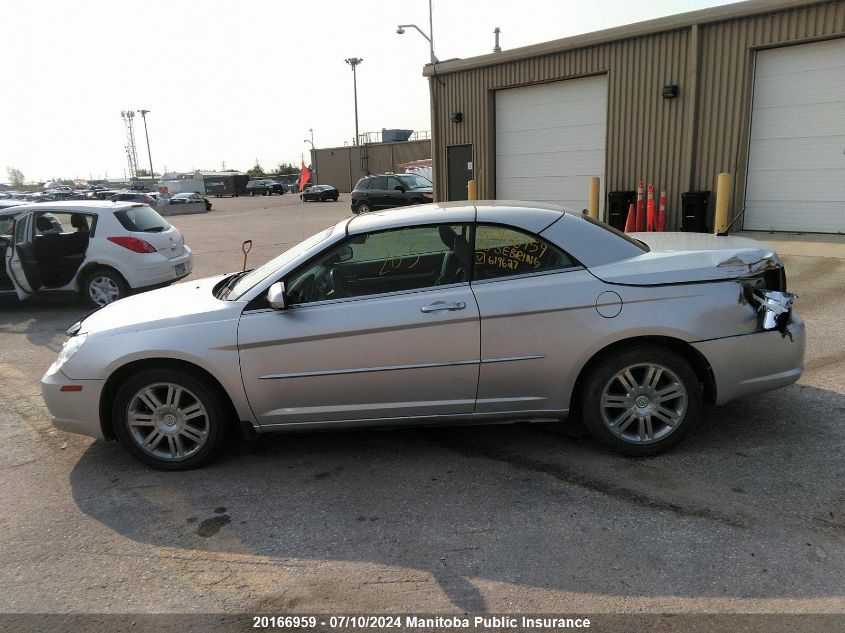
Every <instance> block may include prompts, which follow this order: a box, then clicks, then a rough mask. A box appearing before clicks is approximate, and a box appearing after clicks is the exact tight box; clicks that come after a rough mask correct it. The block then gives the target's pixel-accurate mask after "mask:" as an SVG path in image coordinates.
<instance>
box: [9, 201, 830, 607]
mask: <svg viewBox="0 0 845 633" xmlns="http://www.w3.org/2000/svg"><path fill="white" fill-rule="evenodd" d="M212 202H213V203H214V209H213V211H212V212H211V213H209V214H205V215H193V216H183V217H180V216H174V217H170V218H168V219H169V221H171V222H172V223H173V224H175V225H176V226H177V227H179V228H180V229H181V230H182V231H183V233H184V234H185V237H186V240H187V242H188V244H189V245H190V246H191V247H192V248H193V249H194V254H195V268H194V273H193V274H192V276H191V277H189V278H188V280H187V281H191V280H193V279H196V278H199V277H202V276H208V275H213V274H218V273H222V272H227V271H231V270H237V269H240V267H241V266H242V264H243V261H242V260H243V255H242V253H241V242H242V241H243V240H246V239H252V240H253V243H254V246H253V249H252V251H251V252H250V254H249V265H250V266H254V265H258V264H260V263H263V262H264V261H266V260H267V259H269V258H270V257H272V256H273V255H275V254H277V253H279V252H281V251H282V250H284V249H285V248H286V247H287V246H289V245H292V244H293V243H296V242H298V241H300V240H301V239H302V238H304V237H307V236H308V235H311V234H312V233H314V232H316V231H317V230H319V229H321V228H323V227H325V226H327V225H330V224H332V223H334V222H335V221H337V220H338V219H340V218H342V217H344V216H346V215H348V213H349V207H348V204H349V202H348V194H344V195H343V196H342V197H341V201H340V202H338V203H308V204H302V203H300V202H299V201H298V200H296V199H295V197H294V196H283V197H278V196H274V197H260V198H238V199H212ZM757 237H761V238H763V239H765V238H766V237H768V236H766V235H762V236H757ZM831 239H832V240H833V241H834V242H835V240H837V239H838V238H831ZM840 247H841V243H839V242H836V243H835V246H834V247H833V248H826V247H825V243H824V242H822V243H821V246H819V245H818V244H815V245H814V246H813V247H812V248H807V249H801V248H793V249H790V248H785V249H784V250H785V251H786V252H787V253H790V252H791V253H793V254H786V255H785V256H784V260H785V262H786V266H787V275H788V280H789V286H790V290H794V291H797V292H799V293H800V295H801V298H800V300H799V301H798V303H797V308H798V310H799V311H800V312H801V313H802V315H803V317H804V319H805V321H806V323H807V330H808V350H807V352H808V358H807V371H806V373H805V375H804V377H803V378H802V379H801V380H800V382H799V383H798V384H796V385H793V386H791V387H789V388H786V389H783V390H780V391H776V392H772V393H768V394H763V395H760V396H754V397H749V398H744V399H741V400H738V401H736V402H733V403H731V404H728V405H727V406H723V407H719V408H716V409H713V410H710V411H709V412H708V413H707V415H706V416H705V418H706V423H704V424H702V426H701V427H700V428H699V429H697V430H696V432H694V433H693V434H692V435H691V436H689V437H688V438H687V439H686V440H685V441H684V442H683V443H682V444H681V445H679V446H677V447H676V448H675V449H673V450H672V451H671V452H670V453H668V454H665V455H662V456H659V457H655V458H649V459H631V458H624V457H620V456H618V455H616V454H613V453H610V452H609V451H607V450H605V449H604V448H602V447H601V446H599V445H598V444H597V443H596V442H594V441H593V440H592V439H591V438H589V437H584V436H583V435H582V434H579V433H573V432H570V433H562V432H560V430H559V429H557V428H555V427H550V426H547V425H528V424H520V425H508V426H488V427H464V428H438V429H411V428H409V429H400V430H383V431H375V430H367V431H348V432H322V433H316V432H314V433H300V434H289V435H276V436H270V437H265V438H261V439H259V440H258V441H254V442H245V441H239V442H238V443H237V444H236V445H235V446H233V447H232V449H231V450H230V451H229V452H228V453H227V454H226V455H225V456H224V458H223V459H221V460H219V461H217V462H216V463H214V464H212V465H210V466H209V467H206V468H204V469H201V470H196V471H191V472H185V473H163V472H157V471H153V470H150V469H147V468H145V467H144V466H142V465H141V464H139V463H137V462H136V461H134V460H133V459H132V458H131V457H129V456H128V455H127V454H126V453H125V452H124V451H122V450H121V449H120V447H119V446H118V445H117V444H116V443H113V442H111V443H106V442H95V441H93V440H91V439H88V438H83V437H80V436H73V435H69V434H65V433H61V432H58V431H56V430H55V429H53V427H52V426H51V425H50V421H49V416H48V413H47V410H46V409H45V407H44V404H43V402H42V400H41V397H40V390H39V378H40V376H41V374H42V373H43V372H44V370H45V369H46V368H47V367H48V366H49V365H50V363H51V362H52V361H53V360H54V358H55V356H56V354H57V352H58V350H59V348H60V346H61V344H62V342H63V340H64V334H63V332H64V330H65V329H66V328H67V327H68V326H69V325H71V324H72V323H73V322H74V321H75V320H76V319H77V318H78V317H79V316H80V315H81V314H83V313H85V312H86V311H87V310H88V308H87V306H86V305H85V303H84V302H83V301H82V300H80V299H79V298H76V297H72V296H71V297H68V296H47V295H44V296H41V297H37V298H34V299H32V300H30V301H27V302H24V303H19V302H17V301H16V300H12V299H9V298H0V381H1V382H0V384H2V389H0V507H2V508H3V511H2V512H0V533H2V534H3V538H2V539H0V612H26V613H43V612H61V613H85V612H97V613H125V612H133V613H175V612H178V613H184V612H188V613H207V612H231V613H238V612H275V613H284V612H357V613H369V612H381V613H388V612H394V613H396V612H426V613H463V612H534V613H537V612H559V613H576V614H577V613H611V612H617V613H618V612H624V613H666V612H674V613H761V614H762V613H843V612H845V599H843V594H845V584H843V569H845V451H843V448H845V337H843V336H842V319H843V314H845V299H843V297H845V258H843V257H842V255H841V254H840V253H841V248H840ZM837 249H838V250H837ZM738 360H740V359H738ZM839 621H840V622H841V620H839Z"/></svg>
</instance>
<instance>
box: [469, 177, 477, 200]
mask: <svg viewBox="0 0 845 633" xmlns="http://www.w3.org/2000/svg"><path fill="white" fill-rule="evenodd" d="M467 200H478V181H477V180H470V181H469V182H468V183H467Z"/></svg>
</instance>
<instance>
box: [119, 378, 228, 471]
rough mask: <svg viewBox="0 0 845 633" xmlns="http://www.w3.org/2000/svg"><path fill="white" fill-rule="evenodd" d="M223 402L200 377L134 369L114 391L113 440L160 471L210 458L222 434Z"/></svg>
mask: <svg viewBox="0 0 845 633" xmlns="http://www.w3.org/2000/svg"><path fill="white" fill-rule="evenodd" d="M226 413H227V407H226V406H225V404H224V402H223V401H222V398H221V397H220V395H219V394H218V393H216V392H215V391H214V390H213V389H210V388H209V387H208V386H207V384H206V383H205V382H204V381H201V380H199V379H197V378H196V377H194V376H193V375H192V374H190V373H188V372H184V371H180V370H176V369H163V370H162V369H155V370H146V371H142V372H139V373H137V374H135V375H134V376H132V377H131V378H130V379H129V380H127V381H126V382H125V383H124V384H123V386H122V387H121V388H120V389H119V390H118V392H117V395H116V396H115V400H114V406H113V409H112V420H113V422H114V431H115V435H116V436H117V439H118V440H119V441H120V443H121V444H122V445H123V446H124V448H126V450H127V451H129V453H131V454H132V455H133V456H134V457H135V458H137V459H138V460H140V461H142V462H144V463H145V464H147V465H148V466H152V467H153V468H158V469H160V470H188V469H191V468H198V467H199V466H203V465H205V464H207V463H208V462H210V461H211V460H212V459H214V457H215V456H216V455H217V454H218V453H219V452H220V449H221V447H222V445H223V439H224V437H225V435H226V434H225V430H226V421H227V415H226Z"/></svg>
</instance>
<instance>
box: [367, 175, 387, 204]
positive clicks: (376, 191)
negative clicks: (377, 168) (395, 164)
mask: <svg viewBox="0 0 845 633" xmlns="http://www.w3.org/2000/svg"><path fill="white" fill-rule="evenodd" d="M367 199H368V202H369V203H370V206H372V207H373V209H384V208H387V207H389V206H390V198H388V197H387V176H375V177H374V178H373V179H372V181H371V182H370V187H369V189H367Z"/></svg>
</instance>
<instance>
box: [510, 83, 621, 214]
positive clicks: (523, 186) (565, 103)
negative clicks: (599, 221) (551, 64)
mask: <svg viewBox="0 0 845 633" xmlns="http://www.w3.org/2000/svg"><path fill="white" fill-rule="evenodd" d="M606 136H607V76H606V75H600V76H596V77H586V78H584V79H569V80H566V81H556V82H554V83H548V84H541V85H537V86H528V87H525V88H510V89H508V90H500V91H498V92H497V93H496V197H497V198H498V199H499V200H536V201H543V202H554V203H556V204H562V205H564V206H567V207H571V208H572V209H575V210H578V211H580V210H582V209H586V208H587V197H588V193H587V191H588V186H589V178H590V176H599V177H600V178H601V182H602V189H604V153H605V137H606ZM600 200H604V191H602V194H601V197H600Z"/></svg>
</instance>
